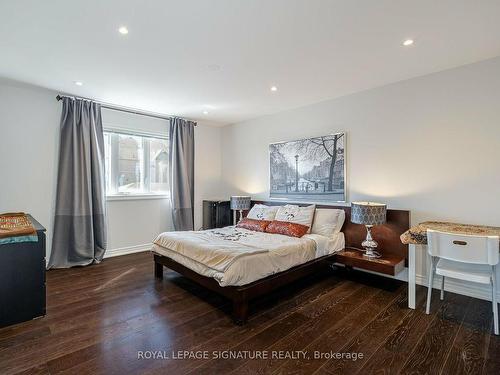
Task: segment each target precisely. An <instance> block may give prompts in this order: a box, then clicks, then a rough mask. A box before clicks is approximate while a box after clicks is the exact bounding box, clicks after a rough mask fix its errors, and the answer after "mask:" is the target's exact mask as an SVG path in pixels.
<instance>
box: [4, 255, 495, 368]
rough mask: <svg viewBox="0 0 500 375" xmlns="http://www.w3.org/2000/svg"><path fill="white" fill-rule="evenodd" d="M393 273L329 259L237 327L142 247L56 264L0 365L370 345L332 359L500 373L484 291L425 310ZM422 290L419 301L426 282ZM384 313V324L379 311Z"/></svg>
mask: <svg viewBox="0 0 500 375" xmlns="http://www.w3.org/2000/svg"><path fill="white" fill-rule="evenodd" d="M397 285H401V283H399V284H398V283H397V282H396V283H395V282H394V281H393V280H390V279H386V278H381V277H378V276H373V275H369V274H366V273H360V272H355V271H353V272H347V271H346V270H342V269H338V270H336V271H331V270H330V271H329V272H327V273H321V274H317V275H313V276H311V277H308V278H306V279H304V280H301V281H298V282H296V283H293V284H290V285H288V286H287V287H286V288H282V289H279V290H277V291H275V292H273V293H271V294H270V295H268V296H264V297H262V298H259V299H257V300H255V301H254V302H253V303H252V304H251V305H250V306H251V315H250V319H249V322H248V324H247V325H246V326H243V327H240V326H235V325H234V324H233V323H232V321H231V318H230V315H229V313H230V309H231V305H230V303H229V301H227V300H226V299H224V298H222V297H220V296H219V295H217V294H215V293H213V292H210V291H208V290H206V289H204V288H202V287H200V286H198V285H196V284H195V283H193V282H191V281H189V280H187V279H186V278H184V277H182V276H180V275H179V274H177V273H175V272H173V271H169V270H167V269H165V270H164V280H163V281H157V280H155V278H154V276H153V262H152V257H151V254H150V253H147V252H146V253H138V254H132V255H128V256H122V257H117V258H111V259H106V260H105V261H104V262H102V263H101V264H98V265H93V266H91V267H80V268H73V269H65V270H51V271H49V272H48V273H47V316H46V317H44V318H42V319H37V320H33V321H30V322H26V323H22V324H18V325H15V326H11V327H6V328H3V329H0V374H2V375H10V374H52V375H54V374H71V375H73V374H78V375H85V374H92V375H95V374H106V375H108V374H120V375H122V374H149V375H153V374H165V373H168V374H176V375H177V374H187V373H191V374H200V373H201V374H211V373H217V374H226V373H232V374H241V373H243V374H253V373H272V372H274V373H281V374H290V373H296V374H310V373H312V372H314V371H316V370H318V368H320V370H319V371H321V366H322V365H323V364H325V363H326V362H327V360H326V359H321V360H314V359H310V360H275V361H269V360H267V361H266V360H263V361H258V360H244V359H243V360H240V359H236V360H224V361H210V360H201V361H200V360H139V359H138V358H137V352H138V351H140V350H142V351H144V350H166V351H172V350H173V351H177V350H188V351H191V350H207V351H208V352H211V351H213V350H234V351H237V350H250V351H252V350H266V351H268V352H270V351H273V350H276V351H278V350H284V351H292V350H308V351H309V353H313V351H314V350H318V351H321V352H325V351H329V350H332V351H334V352H335V351H343V350H346V349H350V350H355V349H356V350H360V351H365V352H367V353H368V354H373V355H368V356H367V358H366V359H365V360H363V361H361V362H359V363H358V364H357V365H355V366H351V365H348V366H346V365H341V366H338V368H339V369H341V370H342V371H343V372H347V370H352V371H355V370H359V371H358V373H359V374H364V373H367V374H369V373H375V372H376V373H386V374H394V373H398V371H400V370H401V371H403V372H415V373H419V371H420V373H424V372H429V373H433V372H434V373H437V372H439V371H441V372H442V373H446V372H448V373H451V372H454V373H476V372H477V371H478V369H479V368H480V367H481V366H482V365H481V363H483V366H482V369H480V370H482V371H483V374H497V373H500V355H499V351H500V341H499V339H498V337H496V336H492V335H491V334H490V333H491V324H490V325H489V326H488V319H490V320H491V313H490V315H488V314H487V313H488V312H489V311H490V307H491V306H490V305H489V303H488V302H487V301H478V300H474V299H469V298H468V297H461V296H457V295H454V294H452V293H447V295H446V301H445V303H444V304H443V305H442V306H441V308H440V302H439V299H438V298H437V297H435V298H434V300H433V309H432V314H431V315H429V316H427V315H425V314H424V310H423V306H422V305H421V304H420V305H419V307H420V309H418V310H408V309H407V308H406V306H405V304H404V302H403V301H404V295H406V292H407V290H406V286H399V287H398V286H397ZM418 295H419V301H421V300H422V298H423V297H425V290H423V289H422V288H419V289H418ZM396 299H398V301H400V304H399V305H395V304H394V301H395V300H396ZM464 301H465V303H464ZM468 301H471V305H470V309H469V310H467V311H468V312H467V313H466V314H465V313H464V312H463V310H464V308H465V307H464V306H467V303H468ZM390 306H393V307H390ZM394 306H397V307H394ZM388 309H390V311H391V312H390V313H389V315H384V314H387V312H385V313H384V311H386V310H388ZM461 311H462V312H461ZM478 311H482V313H480V314H476V313H477V312H478ZM379 314H382V316H383V317H385V318H382V320H381V321H383V322H384V323H386V326H383V324H382V323H380V322H379V323H376V320H377V319H376V316H377V315H379ZM461 314H462V318H464V317H465V319H462V320H463V323H462V322H461V321H460V315H461ZM388 316H390V317H388ZM402 316H404V318H403V319H401V317H402ZM488 316H489V318H488ZM384 319H385V320H384ZM460 324H461V325H460ZM486 326H488V327H486ZM426 327H427V330H426ZM431 328H433V330H432V329H431ZM388 332H390V334H389V333H388ZM434 332H435V333H434ZM348 345H349V347H348ZM446 345H447V347H448V350H447V351H446V350H443V349H441V347H446ZM432 346H435V347H436V348H437V349H435V350H433V351H432V352H431V351H430V348H431V347H432ZM367 348H368V349H367ZM481 348H482V349H481ZM398 350H399V353H398ZM415 353H419V354H418V355H417V354H415ZM417 357H419V358H420V362H419V361H418V360H417V359H418V358H417ZM322 368H323V369H328V368H330V369H331V368H335V366H333V367H329V366H324V367H322ZM415 369H416V370H415ZM429 369H430V370H429ZM435 369H437V370H436V371H434V370H435ZM319 371H318V372H319ZM324 371H326V370H324Z"/></svg>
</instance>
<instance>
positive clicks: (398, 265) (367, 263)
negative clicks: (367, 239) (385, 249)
mask: <svg viewBox="0 0 500 375" xmlns="http://www.w3.org/2000/svg"><path fill="white" fill-rule="evenodd" d="M335 261H336V262H338V263H342V264H344V265H346V266H349V267H356V268H360V269H364V270H367V271H373V272H378V273H383V274H386V275H390V276H395V275H397V274H398V273H399V272H401V271H402V270H403V268H404V266H405V258H403V257H398V256H394V255H392V254H391V255H382V257H381V258H372V259H369V258H366V257H364V256H363V253H362V252H361V251H357V250H351V249H344V250H342V251H340V252H338V253H337V256H336V257H335Z"/></svg>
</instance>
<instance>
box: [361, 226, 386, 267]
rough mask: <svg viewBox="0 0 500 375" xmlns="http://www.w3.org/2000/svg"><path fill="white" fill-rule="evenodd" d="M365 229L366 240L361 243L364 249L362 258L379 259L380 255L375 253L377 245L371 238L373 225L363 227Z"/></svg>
mask: <svg viewBox="0 0 500 375" xmlns="http://www.w3.org/2000/svg"><path fill="white" fill-rule="evenodd" d="M365 227H366V238H365V240H364V241H363V242H361V246H362V247H363V248H364V249H365V253H364V254H363V256H364V257H366V258H369V259H373V258H380V257H381V255H380V253H378V252H377V251H376V250H377V247H378V243H377V241H375V240H374V239H373V237H372V227H373V225H365Z"/></svg>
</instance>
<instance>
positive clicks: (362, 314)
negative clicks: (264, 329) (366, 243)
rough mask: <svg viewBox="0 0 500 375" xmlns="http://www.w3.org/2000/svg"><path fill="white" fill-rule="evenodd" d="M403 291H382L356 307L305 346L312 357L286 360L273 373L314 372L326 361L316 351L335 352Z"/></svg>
mask: <svg viewBox="0 0 500 375" xmlns="http://www.w3.org/2000/svg"><path fill="white" fill-rule="evenodd" d="M401 293H402V290H401V289H399V292H397V293H394V292H388V291H384V290H382V291H380V292H379V293H377V294H376V295H375V296H373V297H372V298H369V299H368V300H367V301H366V302H365V303H362V304H361V305H360V306H359V307H357V308H356V309H354V311H352V312H351V313H350V314H349V319H347V320H346V321H344V322H343V324H342V325H338V326H337V325H334V326H333V327H332V328H331V329H328V330H327V331H325V332H323V333H320V332H318V334H319V337H317V338H316V339H315V340H312V342H311V343H310V344H309V345H308V346H307V347H306V348H305V350H306V351H307V352H308V353H310V358H308V359H298V360H288V361H285V362H284V363H283V364H282V365H281V366H280V367H279V368H278V369H277V370H275V371H274V372H273V374H282V375H286V374H312V373H313V372H314V371H316V370H317V369H318V368H320V367H321V366H322V365H323V363H325V362H326V359H324V358H320V359H314V353H315V352H325V351H333V352H335V351H338V350H340V349H341V348H342V347H344V346H345V345H346V344H347V343H348V342H349V341H350V340H351V339H352V338H353V337H355V336H356V335H357V334H358V333H359V332H361V331H362V330H363V328H364V326H365V325H367V324H368V323H369V322H370V321H371V320H372V319H373V316H374V315H377V314H378V313H380V312H381V311H383V310H384V309H385V308H386V307H387V306H388V305H390V304H391V303H392V302H393V301H394V300H395V299H396V298H398V297H399V295H400V294H401Z"/></svg>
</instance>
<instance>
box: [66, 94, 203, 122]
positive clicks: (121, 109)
mask: <svg viewBox="0 0 500 375" xmlns="http://www.w3.org/2000/svg"><path fill="white" fill-rule="evenodd" d="M62 98H70V99H83V100H90V101H93V102H95V103H98V104H100V105H101V107H102V108H106V109H111V110H113V111H119V112H127V113H132V114H134V115H140V116H147V117H153V118H158V119H162V120H170V119H171V118H173V117H174V116H168V115H162V114H161V113H155V112H148V111H143V110H139V109H135V108H130V107H124V106H119V105H115V104H110V103H104V102H99V101H97V100H93V99H89V98H84V97H81V96H70V95H60V94H59V95H57V96H56V99H57V101H60V100H62ZM186 120H188V121H192V122H194V123H195V124H194V126H197V124H196V121H193V120H189V119H186Z"/></svg>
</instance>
